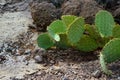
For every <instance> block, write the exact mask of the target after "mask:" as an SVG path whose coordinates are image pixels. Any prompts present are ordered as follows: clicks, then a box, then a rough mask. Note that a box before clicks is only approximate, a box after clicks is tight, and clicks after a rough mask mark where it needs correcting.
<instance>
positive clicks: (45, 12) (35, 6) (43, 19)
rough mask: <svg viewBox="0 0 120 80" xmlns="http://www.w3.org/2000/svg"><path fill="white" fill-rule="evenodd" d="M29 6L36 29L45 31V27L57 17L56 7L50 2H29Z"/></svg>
mask: <svg viewBox="0 0 120 80" xmlns="http://www.w3.org/2000/svg"><path fill="white" fill-rule="evenodd" d="M30 7H31V15H32V18H33V20H34V24H35V25H36V26H37V27H36V28H37V30H40V31H45V30H46V27H47V26H48V25H49V24H50V23H51V22H52V21H53V20H55V19H56V18H57V9H56V7H55V6H54V5H53V4H52V3H48V2H41V3H38V2H33V3H31V4H30Z"/></svg>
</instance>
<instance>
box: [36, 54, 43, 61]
mask: <svg viewBox="0 0 120 80" xmlns="http://www.w3.org/2000/svg"><path fill="white" fill-rule="evenodd" d="M34 59H35V62H36V63H41V62H43V58H42V56H39V55H37V56H35V57H34Z"/></svg>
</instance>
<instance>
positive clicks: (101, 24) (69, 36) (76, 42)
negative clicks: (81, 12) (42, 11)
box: [37, 10, 120, 74]
mask: <svg viewBox="0 0 120 80" xmlns="http://www.w3.org/2000/svg"><path fill="white" fill-rule="evenodd" d="M47 31H48V32H46V33H42V34H40V36H39V37H38V39H37V42H38V46H39V47H41V48H44V49H49V48H51V47H53V46H55V47H59V48H63V49H67V48H70V47H71V48H75V49H78V50H80V51H84V52H90V51H94V50H97V48H102V51H101V52H100V64H101V67H102V70H103V71H104V72H105V73H106V74H110V73H111V71H109V70H108V68H107V66H106V64H108V63H112V62H114V61H116V60H119V59H120V26H119V25H115V22H114V19H113V16H112V15H111V14H110V13H109V12H107V11H104V10H102V11H99V12H98V13H97V14H96V17H95V25H89V24H85V21H84V18H82V17H77V16H73V15H63V16H62V17H61V20H56V21H53V22H52V23H51V24H50V25H49V26H48V27H47Z"/></svg>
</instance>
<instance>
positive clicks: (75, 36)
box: [67, 17, 84, 43]
mask: <svg viewBox="0 0 120 80" xmlns="http://www.w3.org/2000/svg"><path fill="white" fill-rule="evenodd" d="M83 33H84V19H83V18H81V17H78V18H76V19H75V20H74V21H73V22H72V23H71V25H70V26H69V29H68V31H67V37H68V40H69V41H70V42H71V43H76V42H78V41H79V40H80V38H81V37H82V36H83Z"/></svg>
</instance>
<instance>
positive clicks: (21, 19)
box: [0, 0, 120, 80]
mask: <svg viewBox="0 0 120 80" xmlns="http://www.w3.org/2000/svg"><path fill="white" fill-rule="evenodd" d="M43 1H44V2H43ZM96 1H97V2H96ZM101 1H102V0H1V1H0V70H1V71H0V80H120V61H118V62H115V63H113V64H110V65H109V69H111V70H112V71H113V74H112V76H107V75H105V74H104V73H102V71H101V68H100V64H99V58H98V57H99V56H98V55H99V50H97V51H94V52H91V53H83V52H80V51H76V50H73V49H67V50H61V49H51V50H47V51H45V50H43V49H41V48H39V47H38V46H37V43H36V39H37V36H38V34H40V33H41V32H42V31H46V27H47V26H48V25H49V24H50V23H51V22H52V21H53V20H55V19H59V18H60V16H61V15H62V14H74V15H77V16H83V17H85V19H86V22H87V23H90V24H92V23H93V20H94V16H95V14H96V13H97V12H98V11H99V10H103V9H106V10H108V11H110V12H111V13H112V14H113V16H114V17H115V20H116V22H117V23H119V22H120V19H119V18H120V14H119V13H120V10H119V9H120V1H119V0H118V1H116V0H115V1H113V0H109V1H108V0H105V1H103V2H101ZM111 3H114V4H111ZM113 6H114V7H113Z"/></svg>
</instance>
